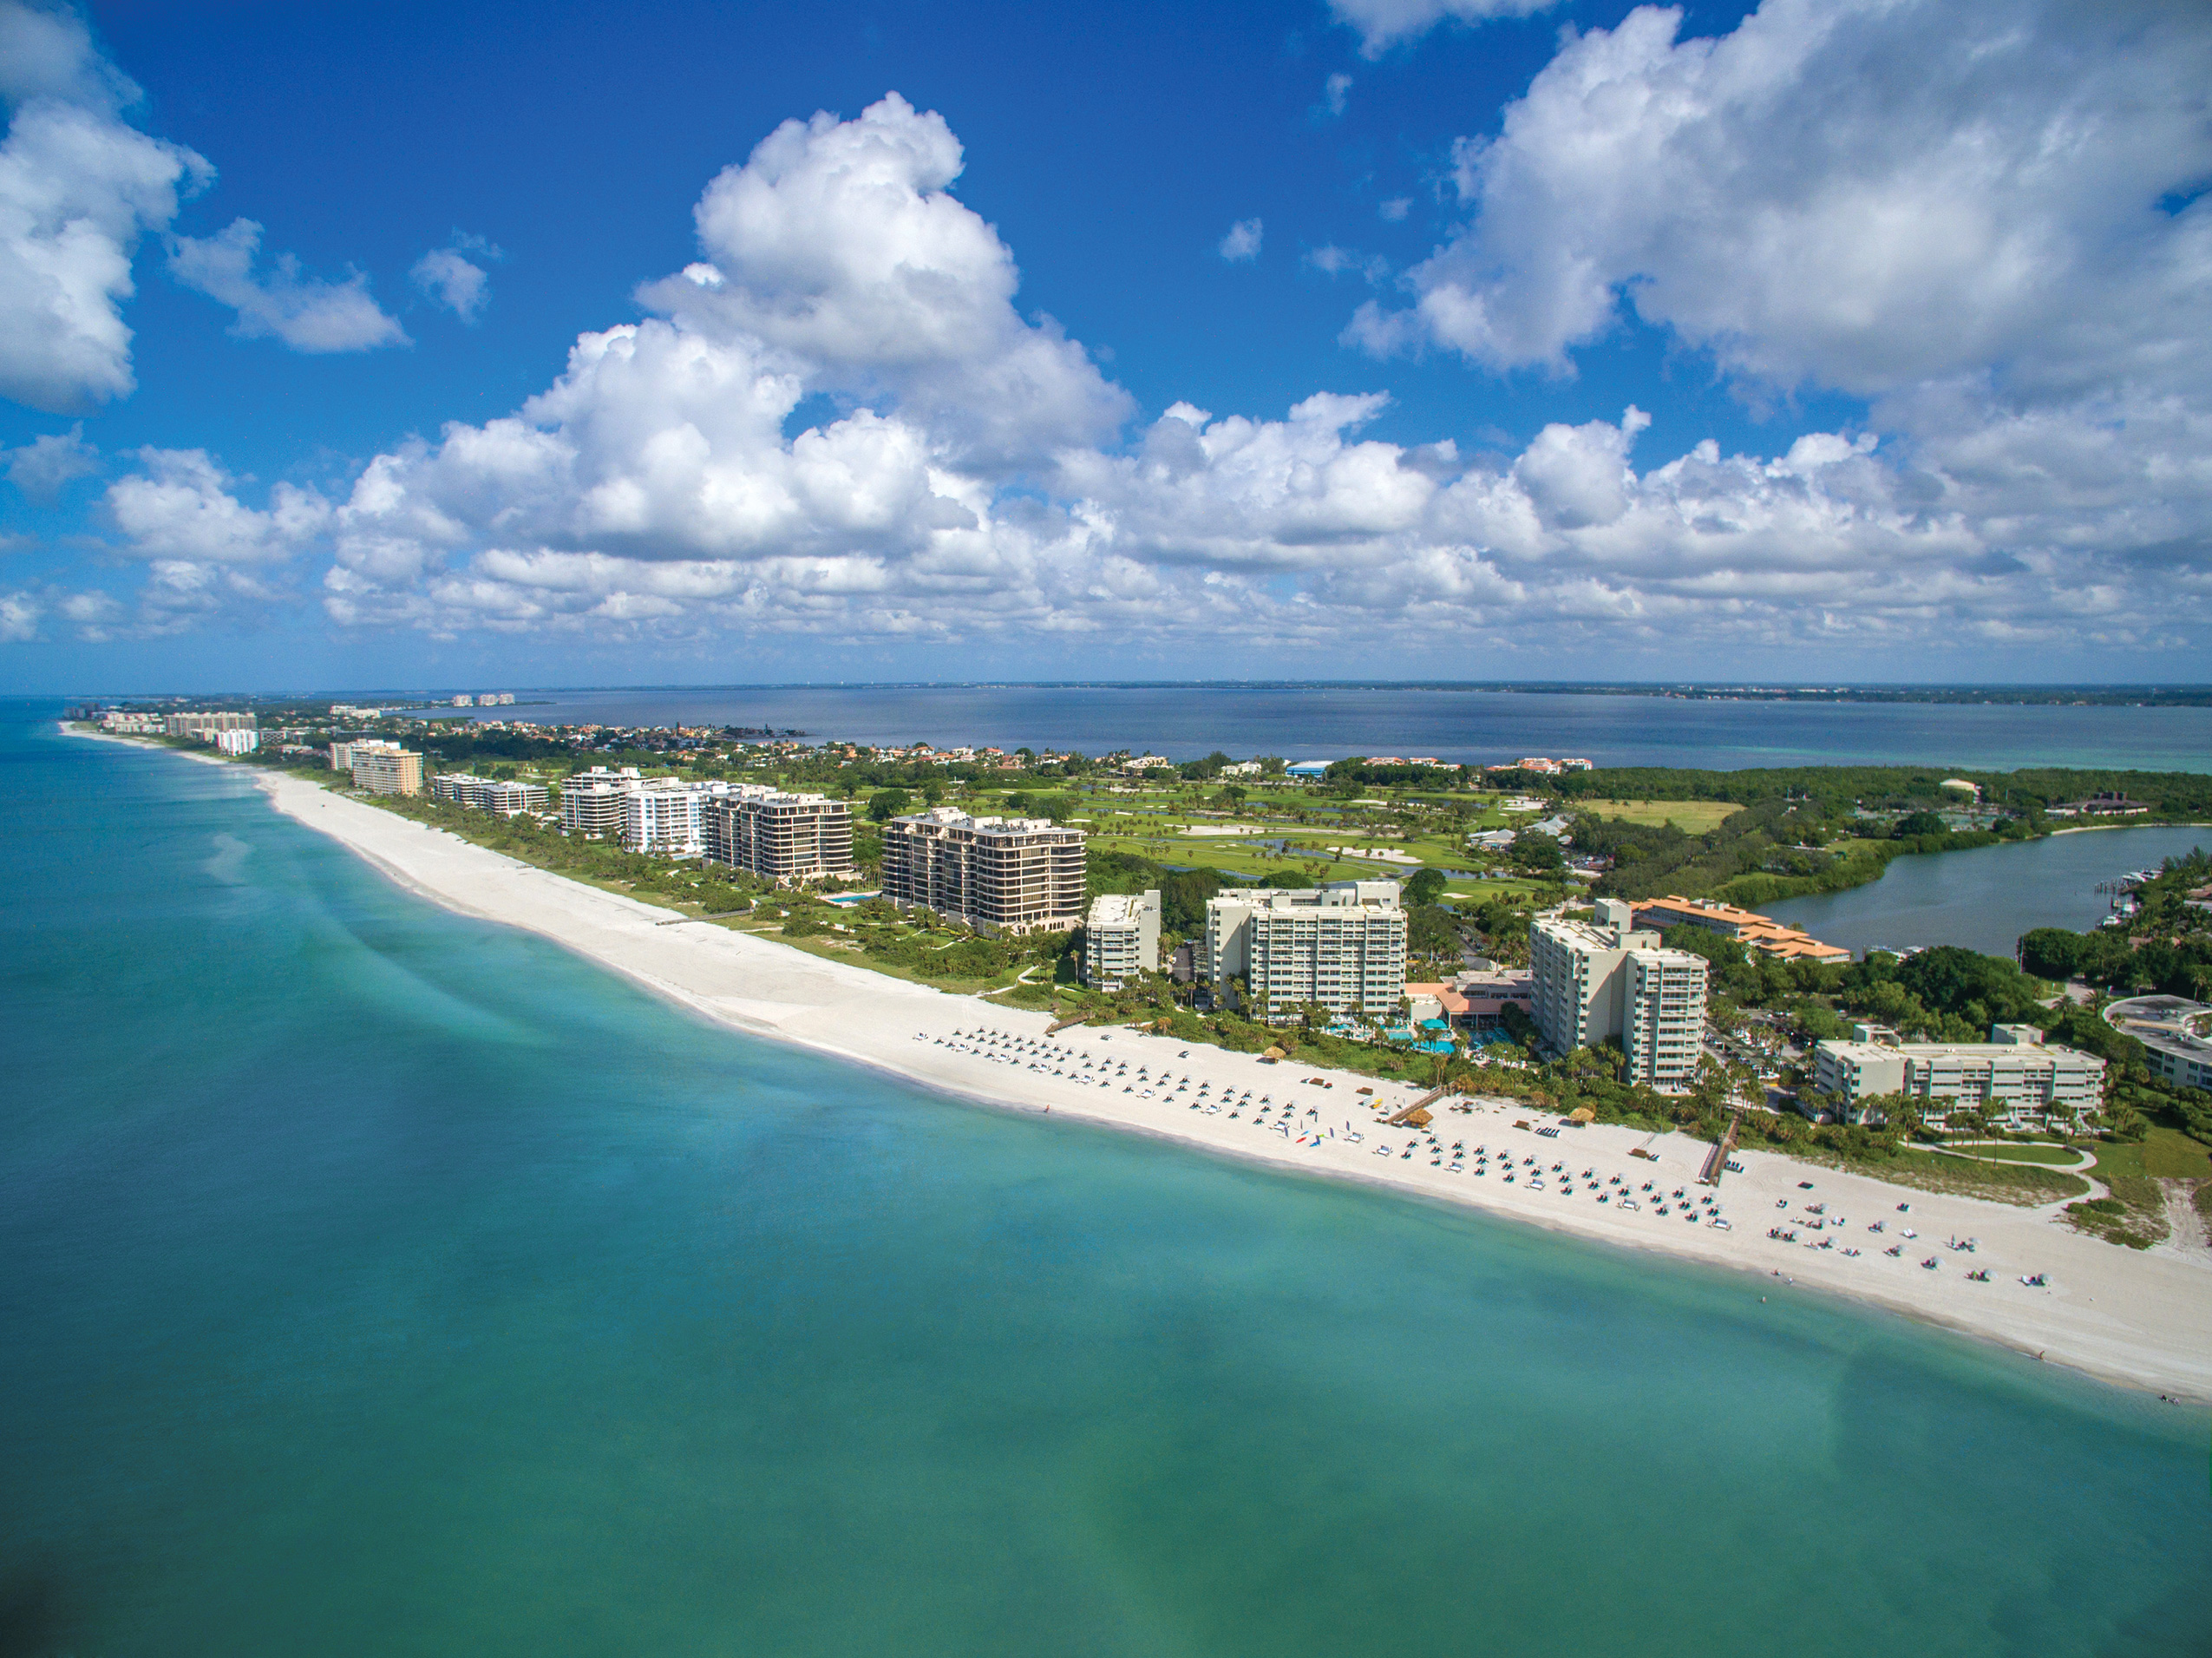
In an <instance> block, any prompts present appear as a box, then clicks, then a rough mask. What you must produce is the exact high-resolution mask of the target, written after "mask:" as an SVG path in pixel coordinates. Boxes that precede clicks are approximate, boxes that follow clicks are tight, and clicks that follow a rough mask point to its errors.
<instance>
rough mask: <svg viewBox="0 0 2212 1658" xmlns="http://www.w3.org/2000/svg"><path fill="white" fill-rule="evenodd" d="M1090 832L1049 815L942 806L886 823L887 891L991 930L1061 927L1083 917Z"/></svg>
mask: <svg viewBox="0 0 2212 1658" xmlns="http://www.w3.org/2000/svg"><path fill="white" fill-rule="evenodd" d="M1087 880H1088V876H1087V873H1086V866H1085V862H1084V855H1083V831H1082V830H1081V829H1055V828H1054V827H1053V826H1052V823H1051V822H1050V820H1049V819H1047V818H1042V817H970V816H967V815H966V814H965V812H962V811H959V810H958V809H955V808H953V807H951V806H939V807H936V808H934V809H932V810H930V811H926V812H917V813H915V814H914V815H913V816H910V817H894V818H893V819H892V820H891V821H890V822H887V823H886V824H885V825H884V826H883V895H884V896H885V897H886V898H888V899H889V900H890V901H892V902H893V903H894V904H897V905H898V906H900V908H913V909H930V910H935V911H936V912H937V913H938V914H940V915H946V916H950V917H952V919H953V920H955V921H965V922H967V923H968V924H969V925H971V926H972V927H979V928H982V929H984V930H985V931H986V932H1005V933H1058V932H1064V931H1066V930H1067V929H1069V928H1070V927H1075V926H1077V925H1078V924H1079V923H1080V922H1081V921H1083V895H1084V891H1085V888H1086V882H1087Z"/></svg>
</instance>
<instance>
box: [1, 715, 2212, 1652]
mask: <svg viewBox="0 0 2212 1658" xmlns="http://www.w3.org/2000/svg"><path fill="white" fill-rule="evenodd" d="M49 732H50V727H49V728H46V730H45V731H41V730H39V729H37V728H36V727H34V726H31V725H29V724H25V723H21V722H18V723H17V724H13V725H11V726H10V727H9V728H7V729H6V730H5V731H0V836H4V847H5V853H6V855H5V859H4V862H0V882H4V887H5V902H4V904H0V927H4V929H5V947H4V950H0V998H3V999H4V1008H3V1012H4V1017H3V1018H0V1031H4V1032H5V1038H4V1039H5V1044H6V1047H5V1053H4V1064H5V1074H6V1076H7V1078H8V1082H9V1085H8V1088H7V1090H6V1093H5V1101H6V1104H5V1106H4V1110H0V1259H4V1261H5V1262H6V1263H7V1264H6V1271H5V1273H4V1275H0V1399H4V1400H5V1401H6V1408H5V1409H4V1411H0V1469H3V1470H4V1476H0V1654H4V1655H17V1654H33V1653H56V1654H59V1653H64V1652H66V1653H70V1654H74V1655H81V1658H88V1655H117V1658H121V1655H197V1654H210V1655H214V1654H220V1655H226V1658H235V1655H242V1654H262V1653H269V1654H308V1653H312V1654H317V1655H350V1654H455V1655H462V1654H467V1655H503V1654H518V1655H519V1654H532V1655H542V1654H609V1655H613V1654H725V1653H726V1654H747V1655H751V1654H808V1655H812V1654H854V1655H861V1654H867V1655H881V1654H901V1655H904V1654H929V1655H934V1654H1038V1653H1051V1654H1102V1655H1103V1654H1113V1655H1123V1654H1127V1655H1182V1654H1192V1655H1196V1654H1236V1655H1241V1654H1253V1655H1260V1654H1266V1655H1291V1658H1299V1655H1308V1654H1313V1655H1320V1654H1327V1655H1331V1658H1342V1655H1345V1654H1348V1653H1356V1654H1360V1655H1397V1654H1409V1655H1410V1654H1419V1655H1423V1658H1430V1655H1435V1654H1437V1653H1482V1654H1489V1653H1495V1654H1501V1655H1505V1654H1511V1655H1550V1654H1560V1655H1570V1654H1571V1655H1586V1654H1591V1653H1597V1652H1606V1653H1619V1654H1626V1655H1643V1654H1685V1655H1689V1654H1698V1655H1718V1658H1731V1655H1738V1654H1741V1655H1754V1654H1757V1655H1771V1654H1786V1655H1790V1658H1814V1655H1829V1654H1835V1655H1854V1658H1857V1655H1868V1654H1895V1655H1919V1654H1942V1655H1973V1654H2006V1655H2012V1654H2018V1655H2031V1654H2032V1655H2038V1658H2043V1655H2075V1654H2079V1655H2100V1658H2103V1655H2154V1654H2156V1655H2163V1654H2174V1653H2197V1652H2203V1651H2205V1650H2207V1649H2208V1648H2212V1600H2208V1597H2207V1596H2206V1595H2205V1593H2204V1585H2205V1583H2206V1565H2207V1562H2208V1561H2212V1514H2209V1512H2208V1466H2207V1432H2208V1422H2207V1419H2206V1417H2205V1415H2204V1413H2202V1412H2196V1411H2183V1410H2180V1409H2176V1408H2174V1407H2170V1406H2162V1405H2160V1404H2158V1403H2156V1401H2155V1400H2151V1399H2144V1398H2143V1397H2141V1396H2138V1395H2134V1394H2130V1393H2124V1392H2121V1391H2119V1390H2117V1389H2111V1388H2107V1387H2104V1386H2098V1385H2096V1384H2093V1383H2091V1382H2088V1381H2085V1380H2082V1379H2078V1378H2075V1377H2072V1376H2069V1375H2066V1374H2064V1373H2058V1372H2055V1371H2053V1370H2051V1369H2049V1368H2047V1367H2045V1366H2037V1365H2035V1364H2034V1363H2032V1361H2028V1360H2022V1359H2019V1358H2017V1357H2014V1356H2012V1355H2010V1354H2006V1353H2000V1352H1996V1351H1993V1350H1990V1349H1986V1348H1984V1347H1979V1346H1977V1345H1974V1344H1972V1343H1968V1342H1967V1341H1964V1340H1959V1339H1956V1338H1953V1337H1952V1336H1949V1335H1947V1334H1942V1333H1940V1332H1934V1331H1927V1330H1923V1329H1921V1328H1918V1327H1914V1326H1912V1325H1909V1324H1907V1323H1905V1322H1903V1321H1898V1320H1895V1319H1891V1318H1888V1317H1886V1316H1883V1315H1879V1314H1869V1313H1864V1312H1861V1311H1859V1310H1856V1309H1854V1308H1851V1307H1846V1306H1842V1305H1841V1304H1838V1303H1834V1302H1829V1301H1817V1300H1814V1299H1811V1298H1809V1297H1805V1296H1802V1295H1797V1294H1790V1293H1786V1292H1777V1291H1776V1290H1775V1288H1774V1287H1773V1286H1772V1285H1771V1283H1770V1282H1769V1283H1763V1282H1761V1281H1757V1280H1754V1279H1750V1278H1736V1277H1731V1276H1727V1275H1718V1274H1713V1273H1710V1272H1706V1271H1703V1270H1699V1269H1695V1268H1683V1267H1679V1266H1676V1265H1672V1264H1670V1263H1666V1262H1658V1261H1652V1260H1646V1259H1643V1258H1640V1257H1636V1256H1633V1255H1620V1254H1614V1253H1612V1252H1609V1251H1606V1250H1603V1249H1600V1248H1594V1247H1591V1246H1585V1245H1581V1244H1577V1243H1574V1242H1567V1241H1563V1240H1561V1239H1558V1238H1555V1237H1553V1236H1550V1235H1546V1234H1542V1233H1538V1232H1535V1231H1530V1230H1525V1229H1518V1228H1514V1227H1510V1226H1507V1225H1503V1224H1499V1223H1495V1222H1487V1221H1485V1220H1482V1219H1481V1218H1479V1217H1476V1216H1465V1215H1459V1214H1450V1213H1443V1212H1439V1211H1436V1210H1433V1209H1427V1208H1424V1207H1422V1206H1419V1205H1417V1204H1414V1203H1406V1202H1402V1201H1398V1200H1395V1199H1391V1198H1388V1197H1385V1196H1379V1195H1377V1194H1373V1193H1369V1192H1365V1191H1357V1190H1346V1189H1336V1188H1332V1187H1330V1186H1327V1185H1325V1184H1319V1183H1308V1182H1304V1181H1300V1180H1298V1179H1295V1178H1292V1177H1287V1176H1278V1175H1274V1174H1269V1173H1262V1172H1258V1171H1254V1170H1247V1169H1243V1168H1239V1167H1236V1166H1234V1165H1230V1164H1227V1163H1218V1162H1214V1161H1210V1160H1207V1159H1206V1158H1203V1157H1197V1156H1194V1155H1192V1154H1189V1153H1187V1152H1184V1151H1181V1150H1177V1149H1175V1148H1172V1147H1168V1146H1163V1145H1158V1144H1150V1143H1147V1142H1144V1141H1141V1140H1138V1139H1135V1138H1132V1137H1122V1136H1116V1135H1113V1134H1110V1133H1106V1132H1101V1131H1092V1130H1084V1129H1081V1128H1074V1127H1070V1125H1068V1124H1061V1123H1048V1122H1045V1121H1043V1120H1040V1119H1037V1118H1031V1117H1017V1116H1008V1115H999V1114H995V1113H991V1112H988V1111H980V1110H976V1109H972V1108H969V1107H965V1106H962V1105H959V1104H953V1103H952V1102H949V1101H946V1100H943V1099H939V1098H934V1097H933V1096H931V1095H929V1094H927V1093H926V1092H923V1091H919V1090H917V1089H914V1088H911V1087H907V1086H905V1085H900V1084H897V1083H894V1082H890V1081H887V1080H885V1079H883V1078H879V1077H875V1076H873V1075H870V1074H867V1073H866V1072H862V1071H856V1070H853V1069H850V1068H847V1067H844V1066H841V1065H835V1064H832V1063H828V1062H827V1061H824V1060H822V1059H820V1058H814V1057H811V1056H808V1055H804V1054H800V1053H795V1052H788V1051H785V1050H783V1049H780V1048H777V1047H776V1046H773V1045H769V1044H765V1043H762V1042H757V1041H752V1040H749V1039H743V1038H741V1037H738V1036H736V1035H732V1034H730V1033H726V1032H719V1031H716V1030H713V1029H710V1028H707V1027H704V1026H701V1025H700V1024H698V1023H697V1022H695V1021H694V1020H692V1019H690V1018H688V1017H686V1016H685V1015H684V1014H682V1013H680V1012H677V1011H676V1010H673V1009H671V1008H670V1007H667V1006H662V1005H660V1004H658V1003H657V1002H655V1001H653V1000H651V999H648V998H646V997H645V996H644V995H643V994H641V993H638V992H637V991H634V990H632V988H630V987H629V986H626V985H625V984H624V983H622V982H621V981H619V980H615V979H613V978H612V977H610V976H608V975H606V974H605V973H600V972H599V971H597V970H595V969H593V968H592V967H589V966H588V965H586V964H585V963H583V962H581V961H579V960H574V959H573V958H571V957H568V956H566V955H565V954H562V953H561V952H560V951H558V950H556V949H554V948H553V947H550V946H548V945H546V944H544V943H542V942H540V941H539V940H533V939H531V938H527V937H525V936H522V935H520V934H514V933H511V932H507V931H505V930H503V929H501V928H498V927H490V926H487V925H483V924H481V923H478V922H474V921H468V920H465V919H461V918H459V917H455V916H453V915H449V914H445V913H443V912H442V911H439V910H437V909H435V908H431V907H429V906H428V905H426V904H423V903H422V902H420V901H416V900H414V899H412V898H409V897H408V896H407V895H404V894H402V893H401V892H399V891H398V890H396V888H392V887H391V886H389V884H387V883H385V882H384V881H382V880H381V879H380V878H378V877H377V876H376V875H374V874H373V873H372V872H370V870H369V869H368V868H365V867H364V866H363V865H362V864H360V863H359V862H357V861H355V860H354V859H352V858H351V857H350V855H347V854H345V853H344V852H343V851H341V850H340V849H337V847H336V846H334V845H332V844H330V843H329V842H324V841H322V840H320V839H318V838H317V837H316V836H313V835H311V834H310V833H309V832H307V831H305V830H304V829H299V828H298V827H296V826H295V825H293V824H291V822H289V821H287V820H285V819H282V818H279V817H278V816H275V815H274V814H272V812H270V811H269V810H267V809H265V807H264V806H263V805H262V804H261V803H260V801H259V796H256V795H254V794H253V793H252V790H250V788H249V787H248V785H247V783H246V782H245V779H244V778H242V777H239V776H238V775H236V774H234V773H226V772H222V771H218V770H213V769H212V768H206V767H201V766H196V765H192V764H189V763H185V762H182V761H180V760H178V759H175V758H174V757H168V756H163V755H155V754H147V753H142V752H136V751H127V750H121V749H117V748H114V747H108V746H102V745H95V744H88V743H82V742H76V741H72V740H69V739H64V738H61V737H56V736H53V735H50V734H49ZM1761 1294H1769V1295H1770V1300H1769V1301H1765V1302H1762V1301H1761V1300H1760V1295H1761Z"/></svg>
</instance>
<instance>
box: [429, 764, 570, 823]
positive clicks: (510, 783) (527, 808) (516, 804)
mask: <svg viewBox="0 0 2212 1658" xmlns="http://www.w3.org/2000/svg"><path fill="white" fill-rule="evenodd" d="M430 793H431V794H432V795H433V796H435V797H436V798H437V799H439V800H449V801H451V802H452V803H454V804H455V805H456V806H467V807H468V808H470V809H472V810H474V811H480V812H496V813H498V814H499V815H500V816H501V817H514V816H517V815H518V814H520V813H522V812H528V813H531V814H532V815H533V816H540V817H542V816H545V814H546V810H547V808H548V803H549V802H550V800H551V796H548V795H547V794H546V786H545V784H543V783H517V782H514V780H512V779H505V780H499V781H494V779H493V778H490V777H474V776H472V775H470V774H469V773H468V772H466V771H446V772H441V773H440V774H439V775H438V776H436V777H433V778H431V779H430Z"/></svg>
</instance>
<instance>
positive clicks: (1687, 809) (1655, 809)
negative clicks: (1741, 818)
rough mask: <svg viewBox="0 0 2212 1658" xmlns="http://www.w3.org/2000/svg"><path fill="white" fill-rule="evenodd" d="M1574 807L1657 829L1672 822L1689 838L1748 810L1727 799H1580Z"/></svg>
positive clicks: (1706, 833)
mask: <svg viewBox="0 0 2212 1658" xmlns="http://www.w3.org/2000/svg"><path fill="white" fill-rule="evenodd" d="M1573 805H1574V810H1576V811H1586V812H1591V813H1594V814H1595V815H1596V816H1600V817H1610V818H1615V819H1618V820H1619V821H1620V822H1625V823H1643V824H1647V825H1649V826H1650V827H1652V828H1653V829H1656V828H1658V827H1659V825H1660V824H1662V823H1672V824H1673V825H1674V826H1675V827H1676V828H1677V829H1680V830H1681V831H1682V832H1683V833H1684V834H1685V835H1710V834H1711V833H1712V831H1713V830H1715V829H1718V828H1719V827H1720V825H1721V822H1722V820H1723V819H1724V818H1726V817H1728V816H1731V815H1732V814H1733V813H1736V812H1740V811H1742V810H1743V808H1742V807H1741V806H1738V805H1737V804H1736V803H1734V802H1733V801H1727V800H1578V801H1575V802H1574V803H1573Z"/></svg>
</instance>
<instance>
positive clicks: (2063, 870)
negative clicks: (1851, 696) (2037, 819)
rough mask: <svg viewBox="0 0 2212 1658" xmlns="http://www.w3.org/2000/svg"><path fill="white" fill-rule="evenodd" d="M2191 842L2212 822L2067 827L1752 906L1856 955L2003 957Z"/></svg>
mask: <svg viewBox="0 0 2212 1658" xmlns="http://www.w3.org/2000/svg"><path fill="white" fill-rule="evenodd" d="M2199 847H2202V848H2204V849H2206V850H2208V851H2212V828H2207V827H2203V826H2201V825H2198V826H2191V825H2188V824H2160V825H2157V826H2155V827H2146V828H2143V829H2079V830H2068V831H2065V832H2063V833H2060V834H2058V835H2052V836H2045V838H2043V839H2042V840H2039V841H2019V842H2011V843H2008V844H2006V845H2003V846H1990V847H1977V848H1974V849H1972V850H1969V851H1965V852H1931V853H1925V854H1920V855H1914V856H1912V857H1904V858H1894V859H1892V860H1891V861H1890V862H1889V865H1888V868H1885V869H1884V870H1883V871H1882V875H1881V877H1880V879H1878V880H1875V881H1869V882H1868V883H1867V884H1866V885H1865V886H1863V887H1854V888H1850V889H1849V891H1846V892H1837V893H1817V894H1815V895H1813V896H1811V897H1809V898H1789V899H1783V900H1782V901H1779V902H1777V903H1771V904H1765V905H1762V906H1761V907H1760V908H1761V913H1762V914H1767V915H1770V916H1772V917H1773V918H1774V919H1775V920H1776V921H1783V922H1786V923H1787V924H1788V925H1790V926H1791V927H1803V928H1804V929H1805V931H1806V932H1808V933H1810V934H1812V935H1813V936H1814V937H1815V938H1816V939H1819V940H1822V941H1823V942H1824V943H1828V944H1834V945H1837V946H1840V947H1842V948H1844V949H1847V950H1851V951H1855V952H1856V953H1858V954H1865V953H1866V952H1867V951H1868V950H1899V949H1908V948H1911V947H1914V946H1920V945H1930V944H1957V945H1962V946H1964V947H1966V948H1967V949H1969V950H1980V951H1983V952H1985V953H1986V954H1990V955H2006V956H2008V955H2011V954H2012V947H2013V945H2014V944H2015V943H2016V942H2018V940H2019V936H2020V934H2023V933H2025V932H2027V931H2028V930H2029V929H2031V928H2032V927H2065V928H2067V929H2068V930H2069V931H2071V932H2081V931H2084V929H2086V928H2089V927H2095V926H2096V925H2097V923H2098V922H2099V921H2103V920H2104V918H2105V917H2106V916H2107V915H2109V914H2111V908H2112V895H2111V893H2110V892H2109V891H2108V892H2100V891H2098V890H2097V889H2098V888H2100V887H2105V888H2109V887H2111V885H2112V883H2113V882H2115V881H2118V880H2120V879H2121V878H2123V877H2124V876H2126V875H2130V874H2132V873H2134V872H2135V871H2137V870H2138V869H2156V868H2159V867H2160V865H2162V864H2163V862H2165V861H2166V860H2167V859H2168V858H2183V857H2187V856H2188V855H2189V853H2190V852H2192V851H2194V850H2195V849H2197V848H2199Z"/></svg>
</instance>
